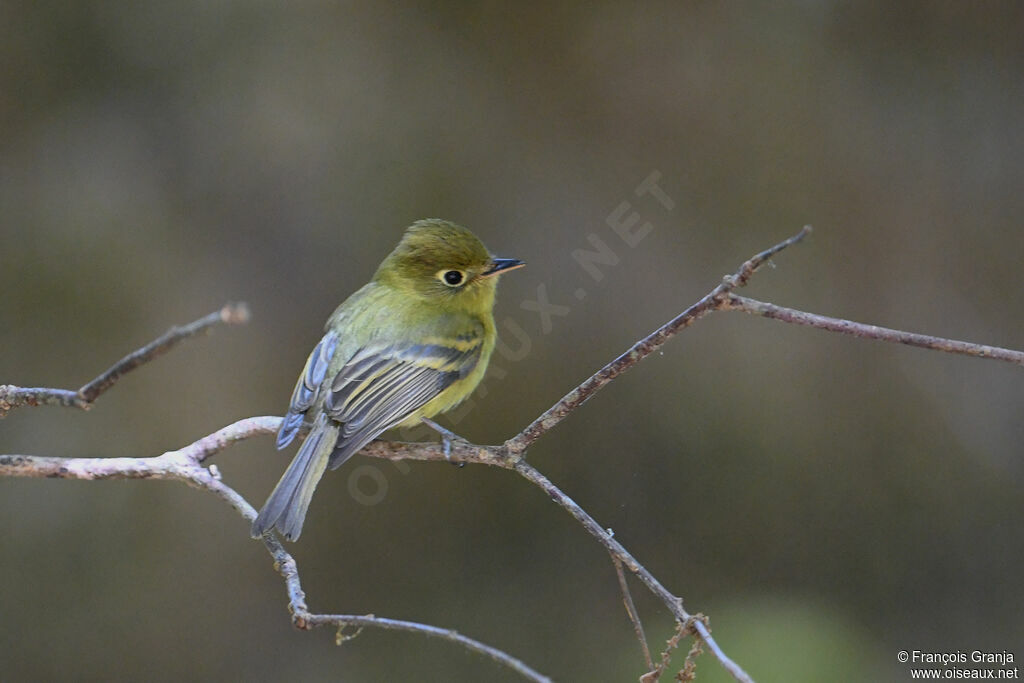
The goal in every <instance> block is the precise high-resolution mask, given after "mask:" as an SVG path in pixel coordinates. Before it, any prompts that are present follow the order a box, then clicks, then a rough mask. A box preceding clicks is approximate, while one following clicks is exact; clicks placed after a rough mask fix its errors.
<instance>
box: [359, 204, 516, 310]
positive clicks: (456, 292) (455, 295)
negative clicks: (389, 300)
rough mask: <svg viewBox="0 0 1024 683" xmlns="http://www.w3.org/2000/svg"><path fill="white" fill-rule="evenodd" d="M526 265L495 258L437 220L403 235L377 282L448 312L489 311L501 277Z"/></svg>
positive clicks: (417, 225) (416, 225) (470, 237)
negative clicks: (453, 310)
mask: <svg viewBox="0 0 1024 683" xmlns="http://www.w3.org/2000/svg"><path fill="white" fill-rule="evenodd" d="M523 265H525V264H524V263H523V262H522V261H520V260H518V259H508V258H495V257H493V256H491V254H490V252H489V251H487V247H485V246H484V245H483V242H481V241H480V240H479V238H477V236H476V235H474V234H473V233H471V232H470V231H469V230H467V229H466V228H463V227H462V226H460V225H456V224H455V223H450V222H448V221H443V220H440V219H437V218H428V219H425V220H420V221H416V222H415V223H413V224H412V225H411V226H409V228H408V229H407V230H406V231H405V235H403V236H402V241H401V242H399V243H398V246H397V247H395V250H394V251H392V252H391V253H390V254H389V255H388V257H387V258H386V259H384V262H383V263H381V264H380V268H378V269H377V274H376V275H374V280H376V281H378V282H381V283H384V284H387V285H389V286H392V287H395V288H397V289H399V290H401V291H403V292H405V293H408V294H410V295H412V296H416V297H419V298H422V299H425V300H427V301H432V302H436V303H437V304H438V305H441V306H443V307H444V308H446V309H455V310H466V311H471V312H475V311H477V309H486V310H490V306H492V305H493V303H494V292H495V288H496V287H497V281H498V276H499V275H500V274H501V273H504V272H507V271H509V270H513V269H515V268H520V267H522V266H523Z"/></svg>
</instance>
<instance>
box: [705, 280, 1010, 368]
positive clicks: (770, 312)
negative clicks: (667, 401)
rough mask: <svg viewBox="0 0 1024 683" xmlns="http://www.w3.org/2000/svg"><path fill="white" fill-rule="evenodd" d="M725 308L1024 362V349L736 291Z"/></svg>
mask: <svg viewBox="0 0 1024 683" xmlns="http://www.w3.org/2000/svg"><path fill="white" fill-rule="evenodd" d="M722 310H725V311H743V312H744V313H750V314H751V315H759V316H762V317H764V318H771V319H772V320H781V321H782V322H786V323H793V324H794V325H806V326H808V327H817V328H818V329H821V330H828V331H830V332H839V333H840V334H849V335H852V336H854V337H863V338H865V339H877V340H879V341H887V342H893V343H895V344H906V345H908V346H917V347H919V348H922V349H932V350H934V351H945V352H946V353H959V354H962V355H965V356H974V357H976V358H992V359H994V360H1003V361H1006V362H1007V363H1016V364H1017V365H1024V352H1022V351H1014V350H1012V349H1004V348H1000V347H998V346H986V345H985V344H974V343H971V342H964V341H956V340H955V339H945V338H943V337H932V336H930V335H927V334H915V333H913V332H904V331H903V330H893V329H890V328H888V327H878V326H877V325H867V324H865V323H856V322H853V321H850V320H843V319H841V318H828V317H825V316H823V315H817V314H815V313H806V312H804V311H798V310H795V309H792V308H784V307H782V306H776V305H775V304H769V303H765V302H763V301H757V300H755V299H748V298H746V297H742V296H737V295H735V294H730V295H729V298H728V299H726V301H725V304H724V305H723V306H722Z"/></svg>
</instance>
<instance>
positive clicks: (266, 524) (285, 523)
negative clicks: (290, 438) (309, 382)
mask: <svg viewBox="0 0 1024 683" xmlns="http://www.w3.org/2000/svg"><path fill="white" fill-rule="evenodd" d="M338 429H339V428H338V425H337V424H335V423H334V422H332V421H329V420H328V419H327V418H326V416H324V415H321V416H320V417H319V418H318V419H317V421H316V423H315V424H314V425H313V429H312V430H310V432H309V436H307V437H306V440H305V441H303V442H302V446H301V447H299V452H298V453H296V454H295V458H294V459H293V460H292V464H290V465H289V466H288V469H287V470H285V473H284V475H282V477H281V481H279V482H277V486H275V487H274V491H273V492H272V493H271V494H270V497H269V498H267V502H266V503H264V504H263V509H262V510H260V514H259V515H257V517H256V521H254V522H253V523H252V536H253V538H259V537H260V536H262V535H263V534H264V533H266V532H267V530H269V529H270V528H271V527H274V526H276V527H277V528H278V530H280V531H281V533H283V534H284V537H285V539H286V540H289V541H295V540H298V538H299V534H301V533H302V522H303V521H304V520H305V519H306V510H307V509H308V508H309V501H310V500H312V498H313V491H315V490H316V485H317V484H318V483H319V482H320V477H321V476H323V473H324V470H325V469H326V468H327V460H328V458H329V457H330V455H331V451H333V450H334V444H335V442H337V440H338Z"/></svg>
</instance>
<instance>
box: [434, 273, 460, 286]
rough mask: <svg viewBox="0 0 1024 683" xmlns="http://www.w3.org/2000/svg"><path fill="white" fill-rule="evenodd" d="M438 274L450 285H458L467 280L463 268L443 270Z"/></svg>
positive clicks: (442, 280)
mask: <svg viewBox="0 0 1024 683" xmlns="http://www.w3.org/2000/svg"><path fill="white" fill-rule="evenodd" d="M437 276H438V278H440V279H441V282H443V283H445V284H446V285H448V286H449V287H458V286H459V285H461V284H462V283H463V282H465V281H466V274H465V273H463V272H462V271H461V270H454V269H452V270H442V271H441V272H440V273H438V274H437Z"/></svg>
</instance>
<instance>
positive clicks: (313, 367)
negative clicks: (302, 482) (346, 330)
mask: <svg viewBox="0 0 1024 683" xmlns="http://www.w3.org/2000/svg"><path fill="white" fill-rule="evenodd" d="M337 347H338V335H337V334H335V333H334V332H333V331H328V332H327V334H325V335H324V336H323V339H321V340H320V343H319V344H317V345H316V348H314V349H313V352H312V353H311V354H309V358H308V359H306V367H305V368H303V370H302V374H301V375H299V381H298V382H296V383H295V390H294V391H293V392H292V400H291V403H289V404H288V413H287V414H286V415H285V416H284V420H283V421H282V422H281V428H280V429H279V430H278V432H277V447H278V448H284V447H285V446H287V445H288V444H290V443H291V442H292V439H294V438H295V435H296V434H298V432H299V427H301V426H302V421H303V419H305V417H306V411H308V410H309V407H310V406H311V405H313V402H314V401H315V400H316V396H317V392H318V391H319V390H320V385H321V384H322V383H323V381H324V378H325V377H326V376H327V368H328V366H329V365H330V363H331V358H332V357H334V351H335V350H336V349H337Z"/></svg>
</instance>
